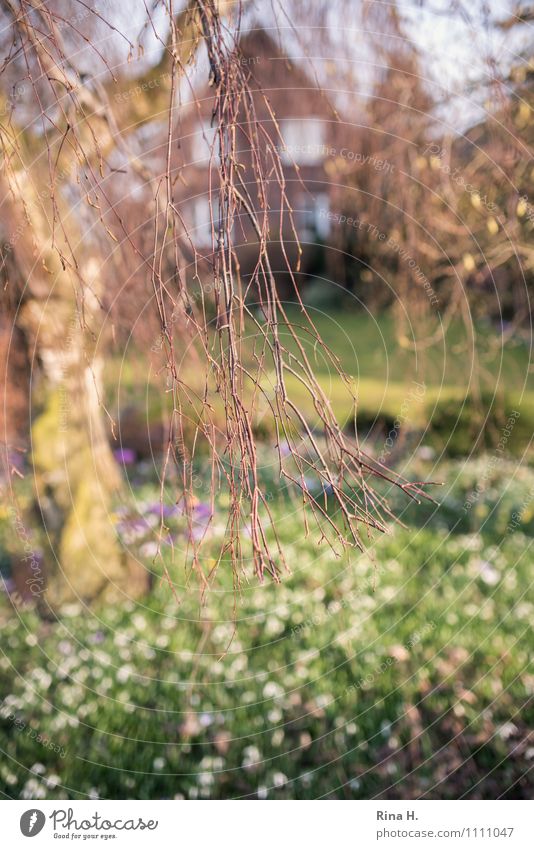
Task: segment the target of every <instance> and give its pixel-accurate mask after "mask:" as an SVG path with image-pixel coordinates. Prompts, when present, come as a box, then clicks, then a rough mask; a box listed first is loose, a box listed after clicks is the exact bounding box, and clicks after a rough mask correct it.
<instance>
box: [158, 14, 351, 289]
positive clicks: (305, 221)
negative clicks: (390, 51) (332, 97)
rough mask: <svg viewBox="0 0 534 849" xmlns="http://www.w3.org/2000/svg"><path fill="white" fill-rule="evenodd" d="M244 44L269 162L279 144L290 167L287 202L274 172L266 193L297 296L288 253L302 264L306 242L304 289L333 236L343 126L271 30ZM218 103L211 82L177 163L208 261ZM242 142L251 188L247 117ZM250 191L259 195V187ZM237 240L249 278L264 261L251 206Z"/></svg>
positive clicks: (185, 124) (189, 120)
mask: <svg viewBox="0 0 534 849" xmlns="http://www.w3.org/2000/svg"><path fill="white" fill-rule="evenodd" d="M239 46H240V62H241V63H242V64H243V65H245V66H246V67H247V69H249V70H250V86H251V89H252V90H253V91H254V108H255V111H256V115H257V118H258V120H259V121H260V122H261V126H262V130H264V131H265V136H266V137H265V145H264V150H263V151H262V155H264V157H265V161H267V159H268V153H269V150H268V149H269V146H272V147H273V148H276V151H277V153H278V154H279V156H280V161H281V165H282V171H283V180H284V184H285V198H286V203H284V202H283V200H282V192H281V190H280V186H279V185H278V182H277V180H276V179H275V178H274V176H271V177H270V179H269V186H268V189H267V193H266V194H267V203H268V207H269V255H270V261H271V265H272V268H273V271H274V273H275V276H276V279H277V285H278V287H279V290H280V291H281V292H282V293H285V294H289V293H290V292H291V290H292V288H293V284H292V282H291V279H290V275H289V273H288V269H287V260H286V259H285V256H284V250H285V253H286V254H287V256H288V258H289V262H290V265H291V267H292V268H293V269H295V268H296V267H297V260H298V253H299V249H298V244H300V249H301V251H302V256H301V258H300V271H299V273H298V284H299V286H300V285H301V284H303V282H304V280H305V278H306V277H308V276H309V275H312V274H313V273H314V271H318V270H319V269H320V267H321V263H322V256H323V253H324V246H325V244H327V242H328V237H329V233H330V227H331V216H330V215H329V212H330V209H331V205H332V202H331V195H332V189H331V181H330V180H329V178H328V175H327V172H326V169H325V165H326V163H327V161H328V159H329V158H332V157H333V156H335V154H336V151H337V150H338V149H339V143H338V141H337V137H338V136H339V133H340V124H339V121H338V119H337V118H336V113H335V111H334V109H333V108H332V106H331V105H330V104H329V102H328V100H327V97H326V96H325V94H324V93H323V92H322V91H321V90H320V88H319V86H318V85H317V84H316V83H315V82H314V81H313V80H312V79H311V77H310V76H309V75H308V74H307V73H306V71H305V70H304V68H303V67H302V66H301V65H300V64H297V63H295V62H293V61H291V60H290V59H289V58H288V57H287V55H286V54H285V53H284V52H283V51H282V50H281V48H280V47H279V45H278V44H277V43H276V42H275V41H274V39H273V38H272V37H271V36H270V35H269V34H268V33H267V32H266V31H265V30H263V29H257V30H254V31H252V32H249V33H248V34H246V35H245V36H243V37H242V39H241V41H240V45H239ZM265 98H266V99H267V100H268V105H267V104H266V103H265ZM212 108H213V89H212V88H210V87H208V86H206V87H205V89H204V90H202V91H201V92H197V97H196V102H195V103H194V104H190V106H189V114H188V116H187V117H186V118H182V119H181V122H180V127H179V130H178V132H177V135H179V137H180V145H179V150H178V151H177V154H176V159H175V161H174V162H173V170H176V173H177V175H179V180H176V182H175V185H176V186H177V191H178V193H179V200H178V208H179V210H180V214H181V216H182V218H183V221H184V224H185V227H186V229H187V231H188V233H189V235H190V238H191V242H192V245H191V248H193V247H194V249H195V250H196V251H197V252H198V253H199V254H201V255H202V256H203V257H205V258H206V260H208V261H209V257H210V255H211V253H212V250H213V244H214V230H216V224H217V221H218V210H217V192H216V191H213V188H214V187H215V188H216V185H217V168H216V164H217V163H216V157H217V140H216V138H215V132H216V131H215V129H214V128H213V126H212V120H211V119H212ZM238 147H239V154H240V162H241V166H242V174H243V179H244V181H245V182H247V183H248V184H249V185H251V184H253V182H254V172H253V165H252V158H251V156H250V151H249V148H250V142H249V140H248V137H247V123H246V117H245V115H244V114H243V123H242V125H240V130H239V141H238ZM271 158H272V157H271ZM210 184H211V186H212V192H211V197H212V199H211V201H210V191H209V187H210ZM178 187H179V188H178ZM250 194H251V197H252V198H253V199H254V200H256V190H255V187H254V185H252V186H251V188H250ZM286 205H289V207H290V208H291V210H292V213H291V215H287V214H284V216H283V219H282V222H283V223H282V225H281V224H280V220H281V219H280V210H281V208H282V207H283V208H284V209H285V208H286ZM291 219H292V221H291ZM292 222H293V223H292ZM296 237H297V238H296ZM233 242H234V244H235V245H236V246H237V247H236V252H237V256H238V259H239V264H240V270H241V275H242V277H244V278H246V277H247V275H250V274H251V273H252V271H253V269H254V267H255V265H256V262H257V257H258V244H257V237H256V234H255V232H254V230H253V228H252V225H251V223H250V221H249V216H248V214H247V212H246V210H244V209H243V210H242V211H241V212H240V215H239V218H238V220H237V222H236V223H235V224H234V231H233ZM282 243H283V244H284V250H283V249H282ZM191 253H192V254H193V253H194V251H193V250H192V251H191Z"/></svg>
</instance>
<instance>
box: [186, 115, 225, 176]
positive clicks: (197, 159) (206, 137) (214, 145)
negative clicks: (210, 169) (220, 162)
mask: <svg viewBox="0 0 534 849" xmlns="http://www.w3.org/2000/svg"><path fill="white" fill-rule="evenodd" d="M218 153H219V141H218V139H217V127H212V126H211V122H210V121H207V120H206V121H203V122H202V123H201V125H200V126H199V127H198V129H197V131H196V133H194V135H193V137H192V151H191V159H192V161H193V164H194V165H209V163H210V160H211V159H212V158H213V161H214V162H215V163H216V162H217V159H218Z"/></svg>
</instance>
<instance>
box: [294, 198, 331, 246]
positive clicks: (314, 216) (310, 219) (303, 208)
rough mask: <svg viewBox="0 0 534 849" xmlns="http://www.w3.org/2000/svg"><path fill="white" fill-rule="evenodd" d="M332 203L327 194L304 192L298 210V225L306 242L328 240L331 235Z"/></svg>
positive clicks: (299, 231) (299, 232)
mask: <svg viewBox="0 0 534 849" xmlns="http://www.w3.org/2000/svg"><path fill="white" fill-rule="evenodd" d="M329 211H330V202H329V198H328V195H327V194H326V193H325V192H320V193H319V194H317V195H312V194H310V193H309V192H303V193H302V194H301V195H300V197H299V201H298V208H297V209H296V224H297V230H298V234H299V236H300V237H301V238H302V239H304V240H306V241H309V242H311V241H314V240H315V239H326V238H328V236H329V235H330V221H329V219H328V213H329Z"/></svg>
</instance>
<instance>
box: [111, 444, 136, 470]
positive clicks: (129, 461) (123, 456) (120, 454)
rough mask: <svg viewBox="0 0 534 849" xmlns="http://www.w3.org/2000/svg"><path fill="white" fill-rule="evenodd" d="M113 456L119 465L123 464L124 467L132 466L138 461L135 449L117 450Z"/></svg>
mask: <svg viewBox="0 0 534 849" xmlns="http://www.w3.org/2000/svg"><path fill="white" fill-rule="evenodd" d="M113 456H114V457H115V459H116V461H117V463H122V465H123V466H132V465H133V464H134V463H135V461H136V459H137V455H136V453H135V451H134V450H133V448H122V447H121V448H116V449H115V451H114V452H113Z"/></svg>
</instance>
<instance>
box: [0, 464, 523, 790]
mask: <svg viewBox="0 0 534 849" xmlns="http://www.w3.org/2000/svg"><path fill="white" fill-rule="evenodd" d="M416 466H417V463H416ZM440 472H441V476H442V477H445V479H446V485H445V486H444V488H443V491H440V502H441V503H440V506H439V508H435V507H428V508H426V509H425V510H417V511H414V509H413V508H410V510H408V511H405V512H404V514H403V518H404V519H405V520H406V522H407V523H408V524H409V528H408V529H407V530H403V529H402V528H397V529H396V530H395V531H394V532H393V533H392V534H391V535H389V536H387V537H383V538H381V539H378V540H377V541H376V542H375V543H374V544H373V545H371V546H370V547H369V549H368V550H367V551H366V552H365V553H364V554H352V555H351V556H344V557H342V558H340V559H335V558H333V557H332V555H331V554H330V553H329V552H328V551H327V550H326V549H324V548H322V547H320V546H318V545H317V540H316V538H315V536H316V535H314V534H313V533H312V534H311V535H310V537H309V538H307V539H305V538H303V535H302V524H301V520H300V518H299V517H298V516H297V515H296V514H295V513H294V512H293V511H292V509H290V507H289V505H288V502H287V501H284V500H281V499H278V500H274V501H273V509H274V511H275V513H276V516H277V518H278V521H279V522H280V530H281V534H282V537H283V539H284V543H285V549H286V552H287V556H288V562H289V564H290V566H291V570H292V572H291V575H287V576H286V577H285V578H284V581H283V583H282V585H281V586H278V587H277V586H273V585H272V584H269V583H266V584H265V585H263V586H258V585H257V583H256V581H255V580H251V581H250V583H244V584H243V586H242V592H241V596H240V598H239V600H238V607H237V630H235V622H234V594H233V590H232V582H231V576H230V575H229V574H227V573H225V571H224V569H223V570H222V572H221V574H220V582H219V583H218V584H217V586H216V588H215V589H214V590H213V591H212V592H211V593H210V594H209V596H208V599H207V604H206V606H205V607H201V606H200V605H199V596H198V593H197V591H196V590H195V589H194V587H193V585H192V582H191V585H190V586H189V587H186V586H185V578H184V569H183V563H182V559H181V558H180V556H178V557H177V562H176V565H174V566H173V565H170V569H171V572H172V575H173V578H174V580H175V581H176V584H177V592H178V595H179V598H180V603H179V604H178V603H177V602H176V601H175V600H174V598H173V597H172V594H171V593H170V591H169V589H168V587H167V586H166V585H163V586H160V585H159V584H156V586H155V588H154V590H153V591H152V593H151V595H150V596H148V597H146V598H144V599H143V600H142V601H141V602H139V603H137V604H134V603H132V602H130V601H125V603H124V605H117V606H115V607H113V608H96V609H93V610H91V611H88V610H84V609H82V608H81V607H80V606H78V605H76V606H72V607H71V608H69V609H68V610H67V611H66V612H65V615H64V616H63V618H62V619H61V621H60V622H57V623H51V622H44V621H41V620H40V619H39V618H38V617H37V615H36V614H35V612H34V611H33V610H32V609H30V608H26V609H19V610H18V611H17V615H15V616H14V615H13V614H12V613H11V612H10V609H9V607H8V606H7V604H5V603H4V605H3V607H2V609H1V616H2V630H3V653H2V657H1V659H0V687H1V692H2V694H3V701H2V703H1V707H0V739H1V742H0V745H1V747H2V750H3V752H4V755H3V758H2V761H1V763H0V787H1V790H2V792H3V794H4V795H5V796H8V797H15V798H33V799H36V798H85V797H87V796H89V797H100V798H123V797H127V798H169V797H170V798H175V797H176V798H181V797H185V798H221V797H224V798H228V797H232V798H234V797H246V798H316V797H327V798H369V797H377V798H407V799H408V798H414V797H424V798H457V797H459V796H462V797H467V798H496V797H497V796H501V795H504V796H506V797H508V798H518V797H520V798H530V796H531V793H532V782H531V781H530V780H529V777H528V772H529V769H530V767H531V765H532V757H533V754H534V752H533V749H532V744H531V743H529V735H528V728H529V727H532V721H533V720H534V715H533V714H534V711H533V708H532V691H533V687H534V676H533V674H532V669H531V667H529V664H530V662H531V661H530V655H531V645H530V642H531V639H530V636H529V634H530V629H531V624H532V619H533V615H534V604H533V602H534V598H533V595H532V592H531V590H530V581H531V576H530V573H531V563H532V541H533V539H532V538H533V536H534V472H532V471H531V470H529V469H528V468H526V467H522V468H520V467H519V468H518V467H516V465H515V464H513V463H512V462H510V461H505V460H502V461H501V462H500V464H499V465H496V464H495V463H493V462H492V457H491V456H482V457H480V458H479V459H478V460H477V461H472V462H470V463H464V462H457V463H449V464H448V465H447V466H442V467H441V469H440ZM413 473H414V474H416V475H418V476H419V475H421V476H425V475H430V476H431V475H432V472H431V470H430V469H429V468H428V467H423V468H413ZM434 474H435V473H434ZM481 482H482V487H481V490H482V491H480V492H478V491H477V490H476V486H477V483H478V484H480V483H481ZM474 493H475V495H474ZM135 496H136V499H137V506H138V509H139V511H140V512H141V513H142V514H143V515H146V510H147V504H148V503H149V502H150V500H153V499H156V500H157V497H158V496H157V487H156V485H155V484H154V483H152V482H151V481H150V480H141V479H139V480H138V481H137V483H136V489H135ZM466 502H469V503H470V505H471V506H470V507H469V508H468V509H466V508H465V506H464V505H465V503H466ZM223 517H224V510H223V508H222V507H220V508H219V511H218V512H217V513H216V516H215V526H214V527H215V529H214V538H213V540H212V545H213V550H212V551H209V550H208V551H207V552H206V556H207V557H210V556H212V554H213V553H214V552H215V550H216V548H217V537H218V535H220V533H221V532H222V529H223V525H222V522H223ZM514 517H515V518H514ZM140 533H141V535H142V534H143V533H145V534H147V533H148V536H150V532H149V531H148V532H147V531H146V529H145V531H140ZM144 539H145V538H144V537H142V539H138V540H135V539H132V540H131V544H132V545H134V544H145V545H146V542H144ZM177 546H178V549H180V537H179V535H178V536H177ZM145 550H146V549H145ZM147 563H148V564H149V563H150V559H148V560H147ZM158 568H159V567H158Z"/></svg>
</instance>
